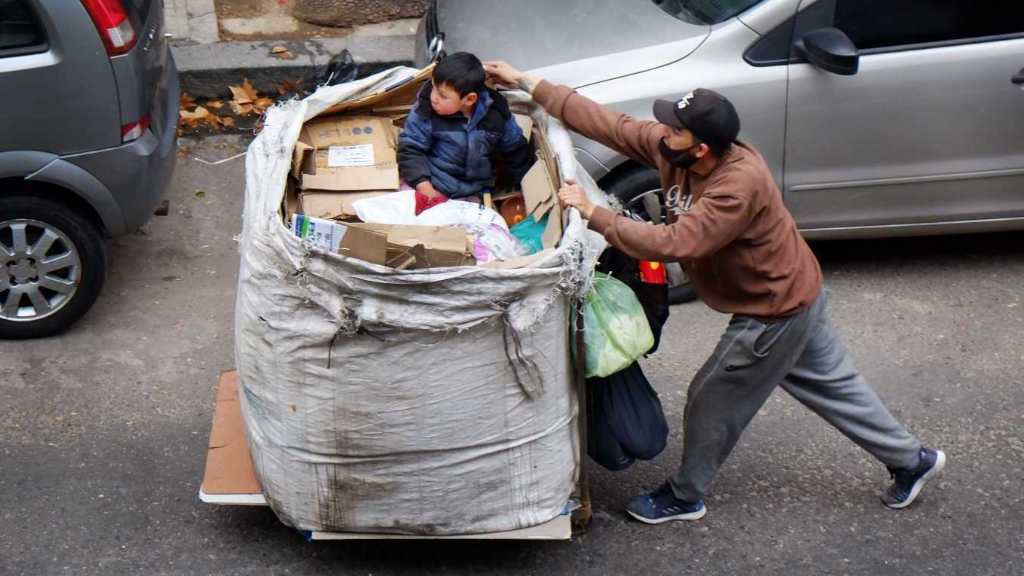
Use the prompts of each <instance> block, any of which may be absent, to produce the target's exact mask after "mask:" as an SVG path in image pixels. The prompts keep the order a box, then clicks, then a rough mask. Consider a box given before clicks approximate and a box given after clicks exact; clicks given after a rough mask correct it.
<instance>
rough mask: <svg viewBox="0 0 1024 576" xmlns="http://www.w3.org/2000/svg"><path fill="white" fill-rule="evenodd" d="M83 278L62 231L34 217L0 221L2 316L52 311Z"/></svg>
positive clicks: (16, 318) (22, 318)
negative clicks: (33, 218)
mask: <svg viewBox="0 0 1024 576" xmlns="http://www.w3.org/2000/svg"><path fill="white" fill-rule="evenodd" d="M81 281H82V261H81V258H80V257H79V255H78V250H77V249H76V248H75V245H74V243H73V242H71V240H70V239H69V238H68V237H67V236H66V235H65V234H64V233H63V232H61V231H60V230H58V229H56V228H54V227H53V226H51V225H49V224H47V223H46V222H40V221H38V220H27V219H19V220H7V221H4V222H0V320H8V321H13V322H31V321H35V320H41V319H43V318H46V317H47V316H51V315H53V314H56V313H57V312H58V311H59V310H60V309H61V308H63V307H64V306H66V305H67V303H68V302H70V301H71V299H72V298H73V297H74V295H75V292H77V291H78V285H79V283H80V282H81Z"/></svg>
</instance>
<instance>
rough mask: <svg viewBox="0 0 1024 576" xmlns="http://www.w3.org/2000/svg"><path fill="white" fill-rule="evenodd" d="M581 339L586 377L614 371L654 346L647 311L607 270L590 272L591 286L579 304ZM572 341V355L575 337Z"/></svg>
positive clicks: (631, 291) (605, 374)
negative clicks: (581, 303) (584, 356)
mask: <svg viewBox="0 0 1024 576" xmlns="http://www.w3.org/2000/svg"><path fill="white" fill-rule="evenodd" d="M575 325H576V324H575V316H574V318H573V326H575ZM583 342H584V345H585V346H586V349H587V378H594V377H598V378H603V377H605V376H610V375H612V374H615V373H616V372H618V371H620V370H623V369H625V368H626V367H628V366H629V365H630V364H632V363H633V362H636V360H637V359H638V358H640V357H641V356H643V355H644V354H646V353H647V351H648V350H650V349H651V347H653V346H654V334H653V333H652V332H651V326H650V324H648V323H647V315H646V314H644V309H643V306H641V305H640V301H639V300H637V299H636V294H634V293H633V290H632V289H630V287H629V286H626V285H625V284H623V283H622V282H619V281H618V280H616V279H615V278H612V277H611V276H609V275H608V274H602V273H600V272H598V273H595V274H594V288H593V289H592V290H591V291H590V293H588V294H587V299H586V301H585V302H584V304H583ZM572 343H573V355H574V356H575V355H576V354H578V352H577V350H576V339H575V338H573V342H572Z"/></svg>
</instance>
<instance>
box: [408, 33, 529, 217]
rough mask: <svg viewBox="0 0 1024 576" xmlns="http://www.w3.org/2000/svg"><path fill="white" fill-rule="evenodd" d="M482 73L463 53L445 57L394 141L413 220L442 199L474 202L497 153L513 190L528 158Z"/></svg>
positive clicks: (515, 126) (522, 139) (517, 132)
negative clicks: (411, 193) (411, 196)
mask: <svg viewBox="0 0 1024 576" xmlns="http://www.w3.org/2000/svg"><path fill="white" fill-rule="evenodd" d="M484 79H485V75H484V67H483V64H481V62H480V60H479V59H478V58H477V57H476V56H474V55H472V54H469V53H466V52H459V53H456V54H452V55H451V56H448V57H447V58H445V59H444V60H442V61H441V62H439V63H438V64H437V66H436V67H435V68H434V74H433V78H432V81H430V82H427V83H426V84H424V86H423V88H422V89H421V90H420V92H419V95H418V97H417V99H416V103H415V104H414V105H413V108H412V111H411V112H410V113H409V117H408V118H407V119H406V121H405V128H404V129H403V130H402V133H401V134H400V135H399V136H398V165H399V168H400V169H401V174H402V178H403V179H404V180H405V181H406V182H407V183H408V184H409V185H410V186H412V187H414V188H416V200H417V202H416V204H417V209H416V212H417V214H418V213H419V212H421V211H422V210H425V209H426V208H428V207H430V206H433V205H434V204H436V203H439V202H443V201H444V200H446V199H448V198H452V199H458V200H470V201H473V200H477V201H478V199H479V197H480V193H481V191H482V190H483V188H484V186H485V185H486V184H487V182H488V181H489V180H491V178H492V176H493V174H492V169H491V158H492V155H493V154H494V151H495V150H498V151H500V152H501V154H502V155H503V156H504V158H505V163H506V165H507V166H508V168H509V172H510V173H511V176H512V181H513V182H514V183H515V184H518V183H519V182H520V180H522V178H523V176H524V175H525V174H526V172H527V170H529V169H530V166H532V165H533V161H534V155H533V153H532V151H531V149H530V146H529V143H527V141H526V138H525V137H524V136H523V131H522V130H520V128H519V125H518V124H516V121H515V118H514V117H513V116H512V112H511V111H510V110H509V108H508V101H507V100H505V97H504V96H502V95H501V94H499V93H498V92H496V91H494V90H491V89H489V88H487V87H486V86H484Z"/></svg>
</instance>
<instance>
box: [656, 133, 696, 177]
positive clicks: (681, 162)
mask: <svg viewBox="0 0 1024 576" xmlns="http://www.w3.org/2000/svg"><path fill="white" fill-rule="evenodd" d="M693 148H694V147H693V146H691V147H690V148H686V149H683V150H673V149H672V148H669V147H668V144H666V143H665V139H664V138H662V139H661V140H659V141H658V152H661V157H662V158H664V159H665V161H666V162H668V163H669V164H671V165H673V166H676V167H677V168H681V169H683V170H686V169H687V168H689V167H690V166H693V165H694V164H695V163H696V162H697V160H699V158H697V156H696V155H695V154H692V153H690V150H692V149H693Z"/></svg>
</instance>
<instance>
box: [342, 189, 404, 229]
mask: <svg viewBox="0 0 1024 576" xmlns="http://www.w3.org/2000/svg"><path fill="white" fill-rule="evenodd" d="M352 207H353V208H355V210H356V216H359V219H360V220H362V221H363V222H367V223H369V224H406V225H407V224H413V223H414V222H413V220H415V219H416V191H415V190H402V191H401V192H395V193H394V194H385V195H383V196H378V197H376V198H364V199H362V200H356V201H355V202H353V203H352Z"/></svg>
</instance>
